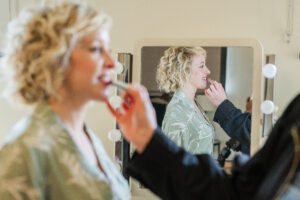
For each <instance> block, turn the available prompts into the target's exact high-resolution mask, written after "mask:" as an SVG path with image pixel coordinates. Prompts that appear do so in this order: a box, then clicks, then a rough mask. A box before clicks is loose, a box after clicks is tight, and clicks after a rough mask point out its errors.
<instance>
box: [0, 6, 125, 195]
mask: <svg viewBox="0 0 300 200" xmlns="http://www.w3.org/2000/svg"><path fill="white" fill-rule="evenodd" d="M110 21H111V20H110V18H109V17H107V16H106V15H105V14H103V13H100V12H98V11H97V10H95V9H93V8H92V7H89V6H87V5H86V4H81V3H72V2H70V1H66V2H64V3H46V4H44V5H43V6H37V7H35V8H31V9H27V10H24V11H22V12H21V14H20V16H19V17H18V18H16V19H15V20H14V21H13V22H11V23H10V26H9V27H10V28H9V31H8V41H7V50H6V51H5V54H4V59H5V61H6V62H5V65H3V67H5V69H4V70H5V72H7V71H12V73H11V74H7V75H8V76H7V78H8V80H9V81H10V83H11V84H10V85H11V86H12V87H11V89H10V90H9V92H10V93H11V94H13V95H16V96H17V97H19V99H21V100H22V102H24V103H25V104H26V105H32V106H33V108H34V110H33V112H32V113H31V114H29V115H28V116H27V117H26V118H24V119H23V120H21V121H20V122H19V123H18V124H17V125H16V126H15V127H14V128H13V129H12V131H11V132H10V135H9V138H7V140H6V142H5V143H4V144H3V146H2V148H1V151H0V163H1V165H0V185H1V186H0V196H1V199H49V200H51V199H85V200H91V199H130V191H129V187H128V184H127V182H126V180H125V179H124V178H123V176H122V175H121V173H120V172H119V170H118V169H117V168H116V167H115V165H114V164H113V162H112V161H111V160H110V158H109V156H108V155H107V153H106V151H105V149H104V146H103V145H102V143H101V141H100V140H99V139H98V138H97V136H96V135H95V134H93V133H92V131H91V130H90V129H89V128H88V127H87V126H85V123H84V118H85V114H86V111H87V108H88V104H89V102H91V101H93V100H95V101H105V100H106V99H107V95H108V91H109V89H108V83H107V82H106V81H105V79H106V78H107V77H109V76H110V74H111V70H112V68H114V61H113V59H112V58H111V55H110V53H109V27H110ZM9 75H13V76H12V77H11V76H9Z"/></svg>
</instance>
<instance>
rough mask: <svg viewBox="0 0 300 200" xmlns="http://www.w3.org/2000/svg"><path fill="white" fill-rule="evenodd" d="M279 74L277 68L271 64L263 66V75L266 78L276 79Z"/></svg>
mask: <svg viewBox="0 0 300 200" xmlns="http://www.w3.org/2000/svg"><path fill="white" fill-rule="evenodd" d="M276 73H277V68H276V66H275V65H273V64H271V63H269V64H266V65H264V66H263V68H262V74H263V75H264V77H266V78H274V77H275V75H276Z"/></svg>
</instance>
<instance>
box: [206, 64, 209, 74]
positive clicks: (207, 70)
mask: <svg viewBox="0 0 300 200" xmlns="http://www.w3.org/2000/svg"><path fill="white" fill-rule="evenodd" d="M205 69H206V73H207V74H210V70H209V69H208V67H207V66H205Z"/></svg>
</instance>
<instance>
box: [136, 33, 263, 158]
mask: <svg viewBox="0 0 300 200" xmlns="http://www.w3.org/2000/svg"><path fill="white" fill-rule="evenodd" d="M170 46H201V47H204V48H205V49H206V50H207V61H206V62H207V66H208V68H209V69H210V70H211V75H210V76H209V77H210V78H212V79H215V80H217V81H219V82H221V83H222V84H223V86H225V87H224V88H225V90H226V93H227V96H228V98H229V100H230V101H231V102H233V104H234V105H235V106H236V107H238V108H239V109H241V110H242V111H243V110H245V104H246V99H247V97H249V96H250V95H251V94H252V97H253V106H252V126H251V130H252V133H251V154H253V153H254V152H256V151H257V150H258V149H259V141H260V138H261V129H262V126H261V125H262V124H261V119H262V114H261V112H260V108H259V107H260V103H261V101H262V98H261V97H262V95H261V83H262V76H261V68H262V63H263V49H262V46H261V44H260V42H259V41H257V40H252V39H217V40H214V39H206V40H204V39H187V40H183V39H173V40H172V39H148V40H141V41H139V42H138V43H137V45H136V46H135V52H134V65H133V72H134V73H133V82H140V83H142V84H143V85H145V86H146V87H147V89H148V90H149V93H150V96H151V97H155V96H159V95H161V94H162V93H161V92H160V91H159V90H158V89H157V83H156V81H155V73H156V69H157V64H158V62H159V59H160V57H161V56H162V55H163V52H164V50H165V49H167V48H168V47H170ZM153 99H154V98H153ZM197 100H198V101H199V103H200V104H201V106H202V107H203V108H204V110H205V111H206V113H207V115H208V116H209V117H211V118H212V117H213V115H214V111H215V108H214V107H213V106H212V105H211V104H210V103H209V102H208V100H206V97H205V96H203V94H202V92H201V91H199V92H197ZM162 110H163V109H162ZM162 113H163V111H162ZM162 119H163V115H158V123H161V121H162ZM215 127H218V126H215ZM216 129H217V130H216V133H215V136H216V138H215V139H217V140H219V141H220V142H221V143H222V142H224V140H226V139H228V137H227V136H226V134H225V133H224V132H223V133H222V129H221V128H220V127H218V128H216Z"/></svg>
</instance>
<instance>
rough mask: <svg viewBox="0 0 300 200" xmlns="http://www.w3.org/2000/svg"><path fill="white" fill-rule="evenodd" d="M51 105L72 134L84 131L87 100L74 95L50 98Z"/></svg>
mask: <svg viewBox="0 0 300 200" xmlns="http://www.w3.org/2000/svg"><path fill="white" fill-rule="evenodd" d="M49 103H50V105H51V106H52V108H53V110H54V111H55V112H56V113H57V114H58V115H59V116H60V118H61V120H62V121H63V123H64V125H65V126H66V128H67V129H68V131H69V132H70V133H72V134H74V133H79V132H82V130H83V125H84V117H85V112H86V107H87V102H84V101H80V100H79V99H76V98H74V97H68V98H66V97H63V96H62V97H61V98H59V99H56V98H55V99H54V98H50V100H49Z"/></svg>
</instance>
